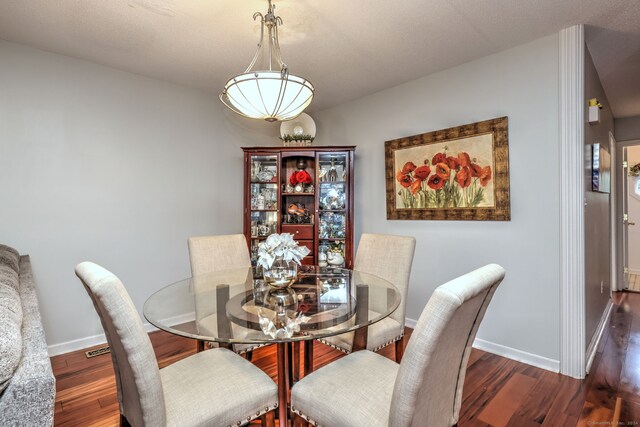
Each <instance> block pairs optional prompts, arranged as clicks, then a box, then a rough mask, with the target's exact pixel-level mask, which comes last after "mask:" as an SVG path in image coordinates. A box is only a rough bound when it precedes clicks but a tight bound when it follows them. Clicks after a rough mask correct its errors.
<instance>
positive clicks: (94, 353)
mask: <svg viewBox="0 0 640 427" xmlns="http://www.w3.org/2000/svg"><path fill="white" fill-rule="evenodd" d="M105 353H111V349H110V348H109V346H108V345H105V346H104V347H99V348H96V349H94V350H89V351H85V352H84V354H86V355H87V359H89V358H91V357H96V356H100V355H101V354H105Z"/></svg>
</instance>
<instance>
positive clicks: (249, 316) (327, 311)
mask: <svg viewBox="0 0 640 427" xmlns="http://www.w3.org/2000/svg"><path fill="white" fill-rule="evenodd" d="M399 304H400V292H399V291H398V290H397V288H395V286H393V285H392V284H391V283H389V282H388V281H386V280H384V279H382V278H380V277H377V276H374V275H371V274H367V273H363V272H359V271H357V270H348V269H344V268H335V267H315V266H301V267H300V268H299V271H298V275H297V278H296V279H295V281H294V282H293V284H292V285H290V286H289V287H286V288H274V287H271V286H269V285H268V284H267V283H265V282H264V280H263V279H262V275H261V273H260V271H259V269H256V268H240V269H231V270H220V271H217V272H214V273H210V274H206V275H201V276H195V277H191V278H188V279H184V280H181V281H179V282H176V283H173V284H171V285H168V286H166V287H164V288H162V289H160V290H159V291H157V292H156V293H154V294H153V295H151V296H150V297H149V298H148V299H147V301H146V302H145V304H144V308H143V313H144V316H145V318H146V319H147V320H148V321H149V322H150V323H151V324H152V325H154V326H156V327H157V328H159V329H162V330H164V331H167V332H170V333H173V334H176V335H180V336H184V337H188V338H193V339H196V340H200V341H210V342H217V343H219V345H220V346H222V347H228V348H233V345H243V347H245V348H246V347H251V346H258V345H263V344H270V343H276V344H277V361H278V394H279V416H280V419H281V420H282V419H287V416H288V412H287V391H288V389H289V383H290V378H289V375H290V374H289V372H290V371H291V368H290V365H291V364H292V360H291V357H289V356H288V355H290V354H291V347H290V344H291V343H295V342H299V341H306V342H307V345H305V361H304V362H305V363H304V367H305V373H308V372H309V371H310V370H311V366H312V364H311V362H312V357H313V351H312V350H313V346H312V345H310V344H311V342H312V341H311V340H314V339H317V338H325V337H328V336H332V335H339V334H343V333H346V332H352V331H354V332H355V334H354V350H357V349H360V348H363V347H366V334H367V326H369V325H371V324H373V323H375V322H377V321H380V320H382V319H384V318H385V317H387V316H389V315H390V314H391V313H393V311H395V309H396V308H397V307H398V305H399Z"/></svg>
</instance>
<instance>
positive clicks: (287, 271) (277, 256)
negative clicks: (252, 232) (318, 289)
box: [258, 233, 311, 288]
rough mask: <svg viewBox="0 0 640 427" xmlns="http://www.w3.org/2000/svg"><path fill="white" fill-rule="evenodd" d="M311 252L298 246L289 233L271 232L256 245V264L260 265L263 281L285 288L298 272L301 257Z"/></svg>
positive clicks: (304, 247)
mask: <svg viewBox="0 0 640 427" xmlns="http://www.w3.org/2000/svg"><path fill="white" fill-rule="evenodd" d="M309 252H311V251H310V250H309V248H307V247H306V246H299V245H298V242H296V241H295V240H293V236H292V235H291V234H289V233H282V234H272V235H270V236H269V237H267V240H265V241H264V242H262V243H260V245H258V265H259V266H260V267H262V269H263V270H262V274H263V277H264V280H265V282H267V283H268V284H269V285H270V286H273V287H277V288H286V287H288V286H289V285H291V284H292V283H293V281H294V280H295V278H296V276H297V274H298V267H297V266H298V265H300V262H301V261H302V258H304V257H305V256H307V255H308V254H309Z"/></svg>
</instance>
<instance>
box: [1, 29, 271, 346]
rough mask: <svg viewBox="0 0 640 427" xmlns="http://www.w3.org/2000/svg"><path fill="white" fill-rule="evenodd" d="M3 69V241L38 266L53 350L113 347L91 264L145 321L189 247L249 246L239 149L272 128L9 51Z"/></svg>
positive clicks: (215, 105)
mask: <svg viewBox="0 0 640 427" xmlns="http://www.w3.org/2000/svg"><path fill="white" fill-rule="evenodd" d="M0 63H2V67H0V93H1V94H2V96H0V183H2V185H0V201H1V205H0V206H1V208H0V241H1V242H2V243H5V244H8V245H11V246H14V247H16V248H17V249H18V250H19V251H20V252H21V253H28V254H30V255H31V257H32V263H33V269H34V276H35V280H36V283H37V290H38V296H39V300H40V305H41V310H42V315H43V320H44V326H45V331H46V335H47V342H48V343H49V344H50V345H53V344H59V343H63V342H67V341H70V340H76V339H81V338H85V337H88V336H92V335H96V334H100V333H102V328H101V326H100V324H99V320H98V317H97V316H96V314H95V311H94V309H93V306H92V305H91V302H90V300H89V297H88V296H87V295H86V293H85V291H84V289H83V287H82V285H81V284H80V282H79V280H78V279H77V278H76V277H75V274H74V267H75V266H76V264H78V263H79V262H81V261H85V260H92V261H95V262H97V263H99V264H102V265H104V266H105V267H106V268H108V269H110V270H112V271H113V272H114V273H116V274H117V275H118V276H119V277H120V278H121V279H122V280H123V282H124V283H125V285H126V286H127V289H128V290H129V292H130V294H131V297H132V298H133V301H134V302H135V304H136V306H137V307H138V309H140V310H141V308H142V304H143V303H144V301H145V299H146V298H147V297H148V296H149V295H150V294H151V293H153V292H154V291H156V290H158V289H159V288H161V287H162V286H163V285H166V284H169V283H171V282H173V281H176V280H179V279H181V278H184V277H188V276H189V273H190V270H189V261H188V259H189V258H188V251H187V238H188V237H189V236H192V235H204V234H212V233H229V232H242V215H241V212H242V185H243V183H242V166H243V165H242V163H243V157H242V150H240V148H239V147H240V146H241V145H253V144H264V143H271V142H272V141H273V140H272V139H270V138H266V137H265V135H266V134H267V133H268V132H265V129H267V130H271V129H272V126H271V127H266V128H265V126H263V125H262V124H255V125H251V123H250V122H248V121H246V120H240V119H238V120H236V118H235V116H234V115H233V114H232V113H227V112H226V109H225V108H224V107H223V106H222V105H221V104H220V102H219V101H218V99H217V94H215V93H203V92H199V91H195V90H191V89H187V88H184V87H180V86H177V85H173V84H169V83H165V82H161V81H158V80H154V79H150V78H145V77H141V76H138V75H134V74H130V73H125V72H121V71H117V70H114V69H110V68H106V67H103V66H99V65H96V64H93V63H90V62H85V61H80V60H76V59H72V58H68V57H64V56H60V55H55V54H50V53H45V52H42V51H38V50H35V49H31V48H27V47H24V46H21V45H17V44H12V43H7V42H2V41H0ZM212 90H215V88H214V89H212ZM249 126H253V127H249Z"/></svg>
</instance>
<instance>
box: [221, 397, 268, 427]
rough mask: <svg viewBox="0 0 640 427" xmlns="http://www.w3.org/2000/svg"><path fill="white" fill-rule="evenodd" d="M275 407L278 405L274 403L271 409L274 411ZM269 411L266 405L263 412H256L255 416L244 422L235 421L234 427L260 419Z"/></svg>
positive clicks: (230, 426)
mask: <svg viewBox="0 0 640 427" xmlns="http://www.w3.org/2000/svg"><path fill="white" fill-rule="evenodd" d="M277 407H278V403H277V402H276V403H275V404H274V405H273V409H274V410H275V409H276V408H277ZM270 410H271V408H269V405H267V406H265V408H264V410H262V411H258V412H256V414H255V415H254V416H248V417H247V420H246V421H244V420H242V421H236V423H235V425H236V426H241V425H242V424H244V423H245V422H251V420H255V419H256V418H259V417H261V416H262V415H264V414H266V413H267V412H269V411H270ZM228 427H233V426H232V425H229V426H228Z"/></svg>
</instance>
